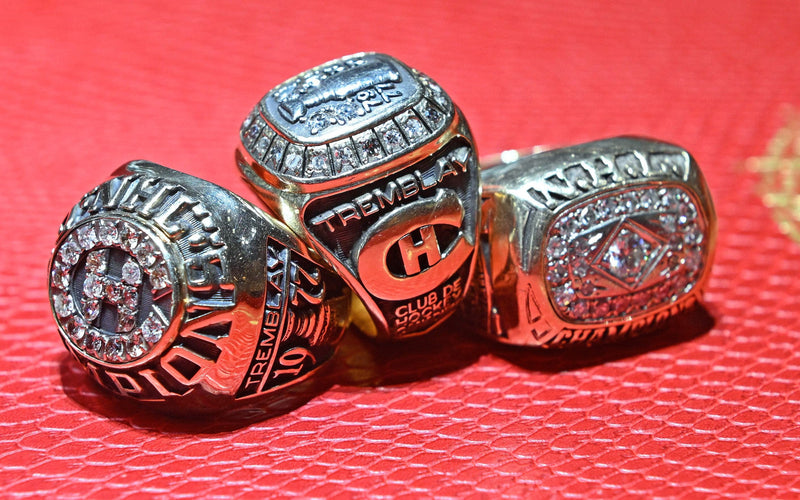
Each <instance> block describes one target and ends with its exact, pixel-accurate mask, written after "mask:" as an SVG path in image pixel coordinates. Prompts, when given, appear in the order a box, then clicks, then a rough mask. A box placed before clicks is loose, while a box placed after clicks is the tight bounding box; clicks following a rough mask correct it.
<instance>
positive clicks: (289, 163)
mask: <svg viewBox="0 0 800 500" xmlns="http://www.w3.org/2000/svg"><path fill="white" fill-rule="evenodd" d="M302 170H303V151H302V150H296V149H291V150H290V151H289V152H288V153H286V158H285V159H284V161H283V171H284V172H286V173H287V174H292V175H296V174H299V173H300V172H301V171H302Z"/></svg>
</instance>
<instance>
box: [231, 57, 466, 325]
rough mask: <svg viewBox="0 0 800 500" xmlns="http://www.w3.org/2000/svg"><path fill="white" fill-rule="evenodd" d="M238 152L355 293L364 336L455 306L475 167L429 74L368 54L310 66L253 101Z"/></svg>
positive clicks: (427, 321) (426, 321) (273, 201)
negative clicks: (252, 108) (257, 100)
mask: <svg viewBox="0 0 800 500" xmlns="http://www.w3.org/2000/svg"><path fill="white" fill-rule="evenodd" d="M236 158H237V164H238V166H239V168H240V170H241V171H242V173H243V175H244V177H245V179H246V180H247V181H248V182H249V183H250V184H251V185H252V186H253V188H254V189H255V190H256V192H257V193H258V194H259V195H260V196H261V197H262V198H263V199H264V201H265V203H266V204H267V206H268V207H269V209H270V210H271V211H272V212H273V213H275V214H276V215H277V216H278V217H279V218H280V219H281V220H282V221H284V222H285V223H286V224H287V225H288V226H289V227H290V228H292V229H293V230H294V231H295V232H297V233H298V234H300V235H302V236H301V237H302V238H303V239H304V241H306V243H308V244H309V246H311V247H312V248H314V249H315V250H316V251H317V252H319V253H320V254H321V255H323V256H324V257H325V258H326V259H327V260H328V262H330V264H331V265H332V266H333V267H334V268H335V269H336V270H337V271H338V272H339V273H340V275H341V276H342V277H343V278H344V279H345V280H346V281H347V282H348V284H349V285H350V286H351V287H352V288H353V290H354V291H355V292H356V295H357V296H358V297H359V298H360V302H361V304H357V305H359V306H363V308H361V307H359V310H358V311H357V312H356V314H355V315H354V323H355V324H356V325H357V326H358V327H359V329H361V330H362V331H363V332H365V333H366V334H368V335H370V336H376V337H381V338H398V337H408V336H414V335H420V334H423V333H425V332H427V331H429V330H431V329H432V328H434V327H435V326H436V325H438V324H440V323H441V322H442V321H444V320H445V319H446V318H447V317H449V316H450V315H451V314H452V313H453V312H455V311H456V309H457V306H458V304H459V303H460V302H461V300H462V298H463V296H464V295H465V293H466V289H467V284H468V283H469V282H470V280H471V275H472V272H473V270H474V260H475V259H474V256H475V251H474V249H475V242H476V241H477V230H478V223H479V221H478V217H479V203H480V199H479V194H478V192H479V190H478V182H479V174H478V164H477V160H476V155H475V148H474V145H473V140H472V136H471V134H470V131H469V128H468V126H467V123H466V121H465V119H464V117H463V116H462V114H461V112H460V111H459V110H458V108H457V107H456V106H455V105H454V104H453V103H452V101H451V100H450V98H449V97H448V96H447V95H446V94H445V93H444V92H443V91H442V90H441V88H440V87H439V86H438V85H436V84H435V83H434V82H433V81H432V80H431V79H430V78H428V77H427V76H425V75H423V74H421V73H419V72H418V71H416V70H414V69H411V68H409V67H408V66H406V65H405V64H403V63H402V62H400V61H398V60H397V59H395V58H393V57H390V56H387V55H383V54H375V53H362V54H355V55H351V56H346V57H343V58H341V59H337V60H334V61H330V62H328V63H325V64H323V65H321V66H318V67H316V68H313V69H310V70H308V71H306V72H304V73H301V74H300V75H298V76H295V77H293V78H291V79H289V80H287V81H286V82H284V83H283V84H281V85H279V86H277V87H276V88H274V89H273V90H271V91H270V92H269V93H268V94H267V95H266V96H264V98H262V100H261V101H260V102H259V104H258V105H257V106H256V108H255V109H254V110H253V112H252V113H251V115H250V116H249V117H248V118H247V119H246V120H245V121H244V123H243V124H242V128H241V145H240V147H239V148H238V149H237V154H236Z"/></svg>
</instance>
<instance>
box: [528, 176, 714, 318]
mask: <svg viewBox="0 0 800 500" xmlns="http://www.w3.org/2000/svg"><path fill="white" fill-rule="evenodd" d="M705 227H706V222H705V220H704V219H703V216H702V215H701V214H700V211H699V210H698V204H697V201H696V200H695V199H694V197H693V196H692V195H691V194H689V192H687V191H686V190H685V189H684V188H682V187H680V186H677V185H662V186H653V185H643V186H639V187H637V188H626V189H620V190H616V191H610V192H608V193H605V194H603V195H602V196H599V197H596V198H593V199H591V200H589V201H585V202H583V203H581V204H578V205H576V206H573V207H570V208H568V209H567V210H565V211H563V212H561V213H559V214H558V216H557V217H556V218H555V220H554V221H553V223H552V224H551V225H550V228H549V230H548V233H547V244H546V245H545V246H544V252H545V258H544V259H543V261H544V273H545V283H546V288H547V291H548V295H549V296H550V300H551V302H552V303H553V305H554V309H555V311H556V313H557V314H558V315H559V316H561V317H562V318H564V319H566V320H569V321H571V322H585V323H592V322H603V321H608V320H613V319H623V318H628V317H635V316H640V315H642V314H646V313H647V312H649V311H650V310H652V309H653V308H658V307H661V306H666V305H669V304H671V303H674V302H676V301H678V300H679V299H680V298H681V297H683V296H685V295H686V294H688V293H690V292H691V291H692V290H693V289H694V288H695V286H696V285H697V282H698V280H699V279H700V277H701V276H702V272H703V267H704V262H705V259H706V248H705V243H704V242H705Z"/></svg>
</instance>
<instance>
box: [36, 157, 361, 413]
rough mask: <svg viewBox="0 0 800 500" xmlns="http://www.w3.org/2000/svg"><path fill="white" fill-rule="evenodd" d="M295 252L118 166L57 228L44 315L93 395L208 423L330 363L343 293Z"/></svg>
mask: <svg viewBox="0 0 800 500" xmlns="http://www.w3.org/2000/svg"><path fill="white" fill-rule="evenodd" d="M225 214H228V215H225ZM220 218H228V219H229V220H230V218H235V220H236V225H235V227H234V225H233V224H228V225H223V224H222V223H221V222H220ZM237 231H239V232H241V231H252V233H253V235H254V236H252V237H249V238H245V239H243V238H241V237H240V236H239V235H238V234H237ZM304 248H305V247H304V246H303V245H302V243H301V242H300V241H299V240H298V239H297V237H296V236H294V235H293V234H292V233H291V232H290V231H289V230H288V229H287V228H285V227H284V226H283V225H281V224H280V223H278V222H277V221H274V220H273V219H270V218H269V217H268V216H266V215H265V214H263V213H261V212H260V211H258V210H257V209H256V208H255V207H253V206H251V205H249V204H248V203H247V202H245V201H244V200H242V199H240V198H238V197H236V196H235V195H233V194H232V193H230V192H228V191H225V190H224V189H222V188H220V187H218V186H215V185H213V184H210V183H207V182H205V181H202V180H200V179H197V178H194V177H191V176H188V175H185V174H181V173H179V172H175V171H173V170H170V169H167V168H165V167H161V166H159V165H155V164H152V163H148V162H142V161H140V162H132V163H130V164H127V165H126V166H125V167H124V169H123V170H121V174H120V175H119V176H117V177H114V178H112V179H110V180H109V181H107V182H105V183H103V184H101V185H100V186H98V187H97V188H95V189H94V190H92V191H91V192H89V193H88V194H87V195H85V196H84V197H83V199H82V200H81V201H80V202H79V203H78V204H77V205H76V206H75V207H74V208H73V209H72V211H71V213H70V214H69V215H68V216H67V218H66V220H65V222H64V224H63V225H62V229H61V232H60V236H59V241H58V243H57V246H56V249H55V251H54V255H53V258H52V260H51V264H50V280H49V285H50V297H51V303H52V309H53V316H54V318H55V320H56V322H57V324H58V327H59V332H60V333H61V336H62V340H63V341H64V343H65V345H66V346H67V348H68V350H70V351H71V352H72V353H73V355H74V356H75V358H76V359H77V360H78V361H79V362H80V363H81V364H82V365H83V366H84V367H85V368H86V370H87V371H88V372H89V373H90V374H91V375H92V377H93V378H95V379H96V380H97V381H98V382H99V383H100V384H101V385H104V386H106V387H107V388H109V389H111V390H113V391H115V392H117V393H119V394H122V395H124V396H128V397H131V398H134V399H137V400H140V401H149V402H166V401H173V402H179V404H178V405H177V406H176V408H182V407H183V408H187V409H195V410H203V411H207V410H212V411H214V410H218V409H220V408H224V407H225V405H227V404H231V403H234V402H237V401H239V400H242V399H245V398H250V397H253V396H258V395H261V394H264V393H267V392H270V391H272V390H274V389H277V388H280V387H282V386H286V385H289V384H292V383H294V382H296V381H299V380H301V379H303V378H304V377H305V376H306V375H308V374H310V373H311V372H312V371H313V370H315V369H316V368H317V367H318V366H319V365H320V364H321V363H323V362H324V361H326V360H327V359H329V358H330V357H331V356H332V355H333V352H334V349H335V344H336V342H337V341H338V339H339V337H340V336H341V334H342V332H343V330H344V325H345V322H346V321H347V320H348V317H349V304H350V296H349V291H348V290H347V289H346V286H345V284H344V282H342V281H341V280H340V279H338V277H336V276H334V275H333V274H332V273H331V272H330V271H328V270H326V269H324V268H322V267H320V266H319V265H318V264H316V263H315V262H313V261H312V260H310V259H309V257H308V255H307V254H306V253H305V250H304ZM282 297H285V299H284V298H282ZM276 317H277V318H279V319H280V322H279V323H275V322H274V320H275V318H276ZM252 318H261V319H262V322H261V323H258V322H257V321H253V319H252ZM270 332H273V333H272V334H270ZM270 335H272V336H271V337H270ZM270 339H271V340H270ZM254 381H255V382H254ZM215 402H217V403H215Z"/></svg>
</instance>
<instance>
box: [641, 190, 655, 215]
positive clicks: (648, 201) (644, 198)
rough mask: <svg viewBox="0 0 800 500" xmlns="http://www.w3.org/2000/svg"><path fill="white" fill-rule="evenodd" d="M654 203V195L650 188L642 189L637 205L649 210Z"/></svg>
mask: <svg viewBox="0 0 800 500" xmlns="http://www.w3.org/2000/svg"><path fill="white" fill-rule="evenodd" d="M655 203H656V195H655V193H654V192H653V190H652V189H648V190H646V191H643V192H642V194H641V195H639V206H640V207H642V208H643V209H645V210H649V209H650V208H652V207H653V206H654V205H655Z"/></svg>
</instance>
